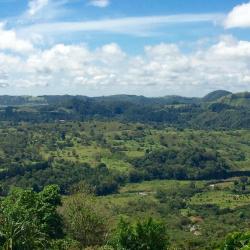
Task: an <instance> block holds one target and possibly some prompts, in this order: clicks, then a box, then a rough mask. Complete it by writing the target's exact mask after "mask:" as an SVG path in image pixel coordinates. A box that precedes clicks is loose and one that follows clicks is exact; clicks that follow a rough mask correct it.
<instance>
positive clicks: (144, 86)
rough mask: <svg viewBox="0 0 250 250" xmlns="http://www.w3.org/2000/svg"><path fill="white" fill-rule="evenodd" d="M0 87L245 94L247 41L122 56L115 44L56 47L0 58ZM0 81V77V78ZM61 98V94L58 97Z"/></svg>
mask: <svg viewBox="0 0 250 250" xmlns="http://www.w3.org/2000/svg"><path fill="white" fill-rule="evenodd" d="M0 72H4V73H2V77H1V74H0V79H2V80H0V82H1V84H0V85H1V88H4V87H5V88H8V86H9V88H16V87H18V88H19V89H23V88H28V89H29V88H31V87H32V88H33V87H42V88H43V90H44V92H45V93H46V89H47V88H52V89H53V90H54V93H56V92H58V91H59V92H60V91H64V93H72V89H78V90H77V92H75V94H76V93H77V94H79V93H80V92H79V89H82V90H93V91H96V92H95V95H98V93H99V95H100V94H102V93H103V92H102V93H100V90H101V89H104V90H105V91H106V92H105V93H107V94H113V93H122V92H125V93H135V94H148V95H164V94H168V93H175V94H182V95H196V94H197V93H202V94H204V93H206V92H209V91H210V90H214V89H221V88H223V89H229V90H231V91H242V90H250V42H247V41H238V40H237V39H235V38H233V37H222V38H221V39H220V40H219V41H218V42H217V43H216V44H214V45H213V46H211V47H210V48H208V49H202V50H201V49H197V50H196V51H194V52H192V53H183V52H182V51H181V50H180V48H179V47H178V46H177V45H176V44H165V43H162V44H158V45H155V46H146V47H145V49H144V52H143V53H141V54H140V55H134V56H131V55H128V54H126V53H125V52H124V51H123V50H122V49H121V48H120V47H119V45H117V44H115V43H111V44H106V45H104V46H102V47H100V48H97V49H95V50H90V49H88V48H87V47H86V46H83V45H64V44H57V45H55V46H53V47H52V48H49V49H44V50H34V51H33V52H32V53H29V54H27V55H26V56H24V55H22V56H19V55H7V54H4V53H0ZM3 76H4V77H3ZM60 93H61V92H60Z"/></svg>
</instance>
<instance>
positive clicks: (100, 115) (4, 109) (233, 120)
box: [0, 90, 250, 129]
mask: <svg viewBox="0 0 250 250" xmlns="http://www.w3.org/2000/svg"><path fill="white" fill-rule="evenodd" d="M93 119H100V120H120V121H125V122H141V123H154V124H156V125H157V124H164V125H165V126H171V127H176V128H194V129H196V128H198V129H250V93H249V92H244V93H236V94H232V93H231V92H228V91H222V90H220V91H215V92H212V93H209V94H208V95H206V96H205V97H203V98H195V97H194V98H190V97H181V96H165V97H151V98H150V97H144V96H134V95H114V96H103V97H87V96H70V95H64V96H59V95H54V96H39V97H30V96H19V97H11V96H0V121H10V122H34V123H38V122H39V123H40V122H56V121H60V120H65V121H86V120H93Z"/></svg>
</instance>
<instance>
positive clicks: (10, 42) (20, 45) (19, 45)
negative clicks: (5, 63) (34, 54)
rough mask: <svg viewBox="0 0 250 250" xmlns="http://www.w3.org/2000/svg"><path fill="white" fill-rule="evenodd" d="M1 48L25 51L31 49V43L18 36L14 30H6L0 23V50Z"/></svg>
mask: <svg viewBox="0 0 250 250" xmlns="http://www.w3.org/2000/svg"><path fill="white" fill-rule="evenodd" d="M1 50H12V51H15V52H19V53H26V52H28V51H32V50H33V45H32V44H31V43H30V42H29V41H27V40H24V39H21V38H18V37H17V35H16V32H15V31H14V30H6V29H5V28H4V24H3V23H0V51H1Z"/></svg>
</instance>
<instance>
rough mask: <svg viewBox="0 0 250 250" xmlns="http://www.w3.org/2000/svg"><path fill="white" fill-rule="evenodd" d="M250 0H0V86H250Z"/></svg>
mask: <svg viewBox="0 0 250 250" xmlns="http://www.w3.org/2000/svg"><path fill="white" fill-rule="evenodd" d="M248 13H250V2H248V1H236V0H220V1H218V0H209V1H201V0H188V1H187V0H171V1H170V0H29V1H28V0H27V1H26V0H25V1H20V0H0V94H11V95H19V94H28V95H41V94H82V95H91V96H100V95H110V94H121V93H125V94H142V95H146V96H163V95H168V94H178V95H187V96H202V95H204V94H206V93H207V92H209V91H213V90H215V89H228V90H231V91H234V92H238V91H250V15H249V14H248Z"/></svg>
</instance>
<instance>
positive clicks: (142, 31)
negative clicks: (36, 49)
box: [20, 13, 224, 36]
mask: <svg viewBox="0 0 250 250" xmlns="http://www.w3.org/2000/svg"><path fill="white" fill-rule="evenodd" d="M223 19H224V15H223V14H220V13H212V14H209V13H208V14H190V15H188V14H187V15H181V14H180V15H171V16H142V17H126V18H117V19H104V20H98V21H85V22H53V23H42V24H34V25H30V26H27V27H24V28H22V29H21V30H20V32H22V33H24V34H27V35H28V34H30V33H40V34H49V35H53V34H58V33H65V32H79V31H89V32H91V31H94V32H109V33H119V34H129V35H136V36H147V35H152V32H153V31H154V30H155V29H156V28H158V27H162V26H163V25H169V24H178V23H202V22H211V23H214V22H221V21H222V20H223Z"/></svg>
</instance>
